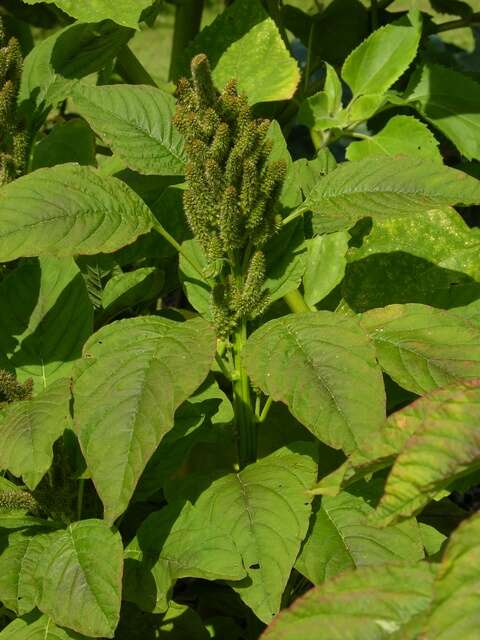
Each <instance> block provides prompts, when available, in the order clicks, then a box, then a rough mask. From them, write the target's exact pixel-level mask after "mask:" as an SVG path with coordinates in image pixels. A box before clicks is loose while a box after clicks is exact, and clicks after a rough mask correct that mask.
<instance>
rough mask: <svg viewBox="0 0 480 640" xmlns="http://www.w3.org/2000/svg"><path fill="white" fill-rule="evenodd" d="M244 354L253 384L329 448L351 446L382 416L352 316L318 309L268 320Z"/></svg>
mask: <svg viewBox="0 0 480 640" xmlns="http://www.w3.org/2000/svg"><path fill="white" fill-rule="evenodd" d="M244 354H245V355H244V362H245V366H246V368H247V370H248V372H249V375H250V376H251V377H252V380H253V382H254V384H255V385H256V386H258V387H260V389H262V391H263V392H264V393H266V394H267V395H269V396H271V397H272V398H273V399H274V400H281V401H282V402H284V403H285V404H287V406H288V408H289V409H290V411H291V413H292V414H293V415H294V416H295V417H296V418H297V419H298V420H299V421H300V422H301V423H302V424H304V425H305V426H306V427H307V428H308V429H309V430H310V431H311V432H312V433H313V434H314V435H315V436H316V437H317V438H319V439H320V440H322V441H323V442H325V443H326V444H328V445H330V446H332V447H334V448H342V449H344V450H345V451H351V450H353V449H355V448H356V446H358V444H359V443H360V442H361V441H362V440H365V439H367V438H368V437H369V434H371V433H372V432H375V431H376V430H377V429H378V427H379V426H380V425H381V424H382V422H383V420H384V419H385V399H384V398H385V397H384V390H383V382H382V376H381V373H380V370H379V368H378V366H377V363H376V360H375V354H374V350H373V348H372V346H371V344H370V342H369V340H368V338H367V336H366V334H365V333H364V332H363V331H362V330H361V328H360V326H359V325H358V323H357V322H356V320H354V319H351V318H347V317H345V316H342V315H340V314H338V315H337V314H334V313H330V312H328V311H319V312H317V313H305V314H301V315H288V316H284V317H282V318H279V319H276V320H271V321H270V322H267V323H266V324H264V325H263V326H262V327H261V328H260V329H258V330H257V331H255V332H254V333H253V334H252V335H251V336H250V338H249V339H248V342H247V345H246V348H245V351H244Z"/></svg>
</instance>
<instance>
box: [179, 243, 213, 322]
mask: <svg viewBox="0 0 480 640" xmlns="http://www.w3.org/2000/svg"><path fill="white" fill-rule="evenodd" d="M185 256H188V258H189V259H188V260H187V259H186V258H185ZM207 269H208V262H207V258H206V256H205V253H204V251H203V249H202V246H201V244H200V243H199V242H198V240H195V239H192V240H185V241H184V242H182V253H181V254H180V260H179V271H180V279H181V282H182V285H183V288H184V290H185V293H186V295H187V298H188V301H189V302H190V304H191V305H192V307H193V308H194V309H196V310H197V311H198V312H199V313H200V314H201V315H202V316H203V317H204V318H206V319H207V320H211V318H212V312H211V298H212V287H213V280H212V279H211V278H207V277H206V276H204V275H203V274H204V273H206V272H207Z"/></svg>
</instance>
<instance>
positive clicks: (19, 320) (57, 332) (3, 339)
mask: <svg viewBox="0 0 480 640" xmlns="http://www.w3.org/2000/svg"><path fill="white" fill-rule="evenodd" d="M0 224H1V223H0ZM0 299H1V300H2V304H1V306H0V352H1V355H0V360H1V359H3V358H5V359H6V360H7V362H6V363H5V364H4V366H8V368H15V370H16V374H17V378H18V380H20V381H22V382H23V381H25V380H28V379H29V378H31V379H32V380H33V383H34V389H35V391H37V392H38V391H43V390H44V389H45V388H47V387H48V386H49V385H50V384H51V383H52V382H54V381H55V380H58V379H60V378H63V377H66V376H68V375H70V372H71V370H72V366H73V362H74V361H75V360H76V359H77V358H79V357H80V356H81V355H82V347H83V345H84V343H85V341H86V339H87V338H88V337H89V336H90V335H91V333H92V331H93V308H92V304H91V302H90V300H89V297H88V293H87V289H86V287H85V283H84V281H83V278H82V275H81V273H80V270H79V268H78V267H77V265H76V264H75V262H74V260H73V259H72V258H62V259H58V258H51V257H48V256H45V257H42V258H39V259H33V260H28V261H24V262H23V263H22V264H21V265H19V266H18V267H17V268H16V269H14V270H13V271H12V272H11V273H10V274H9V275H8V276H6V277H5V278H4V279H3V280H2V282H1V283H0Z"/></svg>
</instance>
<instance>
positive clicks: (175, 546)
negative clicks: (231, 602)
mask: <svg viewBox="0 0 480 640" xmlns="http://www.w3.org/2000/svg"><path fill="white" fill-rule="evenodd" d="M206 522H208V513H204V512H203V511H201V510H200V509H198V508H197V507H193V506H192V505H191V504H190V503H189V502H186V503H184V504H183V505H182V504H181V503H180V502H173V503H170V504H169V505H168V506H167V507H164V508H163V509H162V510H161V511H156V512H154V513H152V514H151V515H149V516H148V518H147V519H146V520H144V521H143V523H142V524H141V526H140V528H139V529H138V531H137V535H136V536H135V538H134V539H133V540H132V542H130V544H129V545H128V547H127V549H126V550H125V578H124V584H125V588H124V598H126V599H127V600H129V601H131V602H135V603H136V604H137V605H138V606H139V607H140V608H141V609H143V610H144V611H152V612H155V613H157V612H162V611H165V610H166V609H167V607H168V602H169V600H170V596H171V591H172V589H173V586H174V584H175V582H176V581H177V580H178V579H179V578H203V579H205V580H241V579H242V578H244V577H245V576H246V573H245V569H244V567H243V563H242V558H241V556H240V554H239V552H238V550H237V548H236V546H235V543H234V541H233V539H232V537H231V536H229V535H225V531H223V529H218V528H217V527H214V526H210V525H209V524H206Z"/></svg>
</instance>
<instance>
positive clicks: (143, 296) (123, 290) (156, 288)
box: [102, 267, 165, 317]
mask: <svg viewBox="0 0 480 640" xmlns="http://www.w3.org/2000/svg"><path fill="white" fill-rule="evenodd" d="M164 280H165V276H164V274H163V272H162V271H159V270H158V269H156V268H155V267H143V268H141V269H135V270H134V271H127V272H126V273H122V274H119V275H117V276H113V278H110V280H109V281H108V282H107V284H106V285H105V288H104V290H103V294H102V306H103V308H104V309H105V313H106V314H107V315H108V316H110V317H112V316H113V315H116V314H117V313H119V312H120V311H122V310H124V309H128V308H130V307H134V306H136V305H137V304H140V303H142V302H147V301H149V300H154V299H155V298H158V296H159V294H160V292H161V290H162V288H163V284H164Z"/></svg>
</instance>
